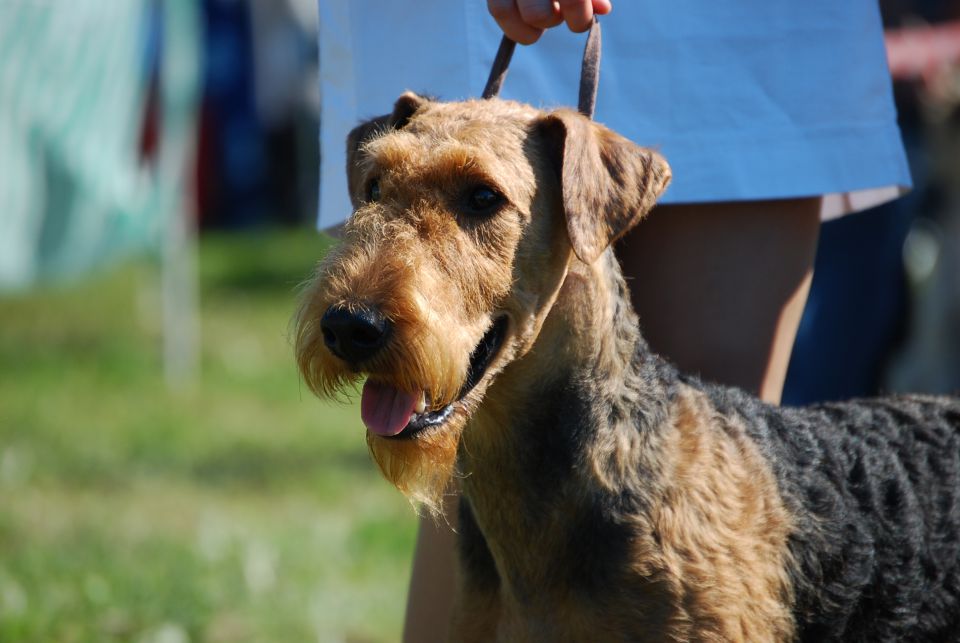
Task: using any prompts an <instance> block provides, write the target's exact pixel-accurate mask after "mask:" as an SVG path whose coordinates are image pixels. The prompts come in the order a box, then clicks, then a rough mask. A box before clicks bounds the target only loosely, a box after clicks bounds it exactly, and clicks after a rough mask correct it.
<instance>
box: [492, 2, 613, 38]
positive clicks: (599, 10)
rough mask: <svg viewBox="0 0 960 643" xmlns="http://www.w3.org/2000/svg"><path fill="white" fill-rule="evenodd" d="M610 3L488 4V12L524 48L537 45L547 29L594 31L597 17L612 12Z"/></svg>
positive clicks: (579, 31) (577, 31)
mask: <svg viewBox="0 0 960 643" xmlns="http://www.w3.org/2000/svg"><path fill="white" fill-rule="evenodd" d="M612 8H613V7H612V5H611V1H610V0H487V9H488V10H489V11H490V15H491V16H493V18H494V19H495V20H496V21H497V24H498V25H500V28H501V29H503V33H505V34H506V35H507V37H509V38H511V39H513V40H515V41H517V42H519V43H520V44H522V45H530V44H533V43H535V42H536V41H537V40H538V39H539V38H540V36H541V35H543V32H544V30H545V29H549V28H550V27H555V26H557V25H558V24H560V23H561V22H566V23H567V27H569V29H570V31H573V32H575V33H581V32H584V31H586V30H587V29H589V28H590V25H591V23H592V22H593V16H594V15H598V16H602V15H605V14H608V13H610V11H611V9H612Z"/></svg>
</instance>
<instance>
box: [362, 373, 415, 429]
mask: <svg viewBox="0 0 960 643" xmlns="http://www.w3.org/2000/svg"><path fill="white" fill-rule="evenodd" d="M419 397H420V395H419V394H417V395H413V394H412V393H406V392H404V391H401V390H399V389H395V388H393V387H392V386H389V385H387V384H382V383H380V382H374V381H373V380H367V382H366V384H364V385H363V395H362V396H361V398H360V418H361V419H362V420H363V423H364V424H366V425H367V428H368V429H370V430H371V431H373V432H374V433H376V434H377V435H396V434H398V433H400V432H401V431H403V427H405V426H407V423H408V422H409V421H410V416H411V415H413V409H414V408H415V407H416V405H417V401H418V398H419Z"/></svg>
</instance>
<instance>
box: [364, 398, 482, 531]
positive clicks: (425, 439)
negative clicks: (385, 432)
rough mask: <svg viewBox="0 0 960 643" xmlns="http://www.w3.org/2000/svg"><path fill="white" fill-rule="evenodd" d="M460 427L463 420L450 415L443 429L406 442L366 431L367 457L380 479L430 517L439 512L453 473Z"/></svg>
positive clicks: (433, 430) (441, 427) (440, 428)
mask: <svg viewBox="0 0 960 643" xmlns="http://www.w3.org/2000/svg"><path fill="white" fill-rule="evenodd" d="M463 424H464V421H463V419H462V418H460V417H458V416H457V415H454V416H453V417H451V418H450V419H449V420H448V421H447V422H446V423H445V424H444V425H443V426H439V427H436V428H433V429H429V430H428V431H429V432H428V433H426V434H421V435H418V436H417V437H415V438H410V439H403V438H401V439H397V438H382V437H380V436H377V435H374V434H372V433H370V432H369V431H368V432H367V445H368V446H369V447H370V454H371V455H372V456H373V459H374V461H375V462H376V463H377V466H379V467H380V471H381V472H382V473H383V475H384V477H385V478H386V479H387V480H389V481H390V482H391V483H392V484H393V485H394V486H395V487H396V488H397V489H399V490H400V492H401V493H403V494H404V495H405V496H406V497H407V498H408V499H409V500H410V501H411V502H412V503H413V504H414V505H415V506H417V507H420V508H423V509H425V510H426V511H428V512H429V513H430V514H431V515H432V516H433V517H434V518H439V517H440V516H441V515H442V513H443V497H444V492H445V491H446V490H447V489H448V487H449V484H450V480H451V479H452V477H453V475H454V473H455V471H456V466H457V447H458V445H459V443H460V433H461V432H462V431H463Z"/></svg>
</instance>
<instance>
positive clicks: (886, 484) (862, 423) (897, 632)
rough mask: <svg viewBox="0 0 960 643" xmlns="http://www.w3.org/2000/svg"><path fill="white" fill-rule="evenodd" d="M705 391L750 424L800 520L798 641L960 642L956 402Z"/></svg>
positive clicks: (959, 409) (794, 546)
mask: <svg viewBox="0 0 960 643" xmlns="http://www.w3.org/2000/svg"><path fill="white" fill-rule="evenodd" d="M704 389H705V390H706V391H707V392H708V393H709V395H710V396H711V399H712V401H713V403H714V404H715V405H716V407H717V409H718V410H719V411H721V412H723V413H727V414H737V415H741V416H742V417H743V418H744V419H745V420H746V421H745V424H746V425H747V427H748V431H749V432H750V434H751V437H752V438H753V439H754V441H755V442H756V443H757V445H758V446H759V447H760V449H761V450H762V451H763V452H764V454H765V455H766V456H767V458H768V460H769V462H770V463H771V466H772V468H773V470H774V472H775V474H776V476H777V479H778V481H779V484H780V488H781V493H782V495H783V497H784V500H785V502H786V503H787V505H788V507H789V508H790V509H791V510H792V513H793V515H794V518H795V520H796V521H797V525H796V526H797V530H796V532H795V533H794V535H793V536H792V538H791V542H790V549H791V552H792V554H793V556H794V558H795V561H796V566H795V568H794V579H793V581H794V587H795V591H796V607H795V616H796V621H797V633H798V634H799V636H800V638H801V639H802V640H806V641H830V640H845V641H908V640H909V641H956V640H960V400H957V399H953V398H935V397H925V396H918V395H909V396H898V397H887V398H879V399H864V400H853V401H849V402H838V403H829V404H819V405H816V406H811V407H807V408H775V407H771V406H768V405H765V404H763V403H762V402H759V401H758V400H756V399H755V398H752V397H750V396H748V395H746V394H744V393H742V392H741V391H738V390H735V389H729V388H722V387H716V386H704Z"/></svg>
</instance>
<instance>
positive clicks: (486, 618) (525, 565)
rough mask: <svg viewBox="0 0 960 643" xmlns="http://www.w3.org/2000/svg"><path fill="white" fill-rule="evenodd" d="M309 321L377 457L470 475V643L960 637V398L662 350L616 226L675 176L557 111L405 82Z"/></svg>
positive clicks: (305, 329)
mask: <svg viewBox="0 0 960 643" xmlns="http://www.w3.org/2000/svg"><path fill="white" fill-rule="evenodd" d="M348 156H349V159H348V176H349V187H350V192H351V195H352V198H353V202H354V206H355V212H354V213H353V216H352V218H351V219H350V220H349V221H348V223H347V225H346V228H345V238H344V241H343V243H342V244H341V245H340V246H339V247H338V248H336V249H335V250H334V251H332V252H331V253H330V255H329V256H328V257H326V258H325V259H324V260H323V261H322V262H321V263H320V264H319V267H318V269H317V272H316V276H315V278H314V280H313V282H312V284H311V285H310V286H309V288H308V289H307V290H306V292H305V295H304V299H303V303H302V307H301V310H300V311H299V313H298V316H297V318H296V353H297V359H298V362H299V366H300V370H301V372H302V374H303V377H304V379H305V380H306V382H307V383H308V384H309V386H310V387H311V388H312V389H313V390H314V391H315V392H317V393H318V394H321V395H329V394H332V393H334V392H336V391H338V390H340V389H341V388H342V387H343V386H344V385H348V384H350V383H353V382H358V381H359V380H361V379H362V378H363V377H364V376H366V378H367V379H366V383H365V384H364V386H363V394H362V400H361V414H362V417H363V420H364V422H365V424H366V426H367V428H368V432H367V440H368V443H369V446H370V450H371V452H372V454H373V457H374V458H375V460H376V462H377V463H378V464H379V466H380V468H381V469H382V471H383V473H384V475H385V476H386V477H387V478H388V479H389V480H390V481H391V482H392V483H393V484H395V485H396V486H397V487H398V488H399V489H400V490H401V491H403V492H404V493H405V494H407V495H408V496H409V497H410V498H412V499H413V500H415V501H416V502H417V503H420V504H422V505H423V506H425V507H427V508H429V509H431V510H433V511H437V510H438V507H439V505H440V500H441V497H442V495H443V494H444V492H445V490H447V489H448V488H449V487H450V482H451V478H453V479H454V480H455V482H456V483H458V484H459V488H460V490H461V492H462V495H461V501H460V502H461V504H460V513H459V520H460V522H459V528H458V532H459V539H458V540H459V548H460V551H459V560H460V566H461V573H460V574H459V578H460V586H459V590H458V592H459V593H458V600H457V608H456V614H455V617H454V622H453V638H454V639H455V640H458V641H492V640H500V641H567V640H570V641H573V640H576V641H626V640H629V641H636V640H651V641H787V640H807V641H828V640H856V641H906V640H911V641H921V640H922V641H934V640H937V641H945V640H951V641H955V640H960V602H958V595H960V431H958V426H960V402H958V400H955V399H943V398H941V399H937V398H930V397H918V396H910V397H898V398H887V399H876V400H860V401H853V402H849V403H842V404H825V405H820V406H814V407H810V408H802V409H801V408H778V407H774V406H770V405H767V404H764V403H763V402H760V401H758V400H757V399H755V398H754V397H751V396H749V395H747V394H746V393H744V392H742V391H739V390H735V389H731V388H725V387H721V386H716V385H712V384H707V383H704V382H701V381H699V380H698V379H696V378H694V377H690V376H686V375H683V374H681V373H678V372H677V371H676V369H675V368H673V367H672V366H671V365H670V364H668V363H666V362H665V361H663V360H662V359H660V358H659V357H657V356H656V355H654V354H653V353H652V352H651V351H650V350H649V348H648V346H647V344H646V343H645V342H644V340H643V339H642V337H641V335H640V333H639V330H638V320H637V317H636V315H635V314H634V312H633V310H632V309H631V307H630V304H629V303H628V296H627V289H626V287H625V284H624V280H623V277H622V276H621V273H620V269H619V266H618V265H617V261H616V259H615V258H614V255H613V252H612V250H611V248H610V244H611V242H613V241H614V240H615V239H617V238H618V237H619V236H620V235H622V234H623V233H624V232H625V231H626V230H628V229H629V228H630V227H632V226H633V225H634V224H636V223H637V222H638V220H639V219H641V218H642V217H643V215H644V214H645V213H646V212H647V211H648V210H650V208H651V207H652V206H653V205H654V202H655V200H656V199H657V197H658V195H659V194H660V193H661V192H662V191H663V190H664V188H665V187H666V185H667V183H668V182H669V180H670V169H669V167H668V165H667V163H666V162H665V161H664V159H663V158H661V157H660V156H659V155H658V154H657V153H655V152H653V151H650V150H648V149H644V148H641V147H638V146H637V145H635V144H633V143H631V142H630V141H628V140H626V139H624V138H623V137H621V136H619V135H617V134H615V133H614V132H612V131H610V130H608V129H606V128H604V127H603V126H601V125H598V124H596V123H594V122H592V121H590V120H589V119H587V118H585V117H583V116H581V115H580V114H578V113H575V112H573V111H568V110H557V111H553V112H549V113H547V112H543V111H540V110H537V109H534V108H533V107H530V106H527V105H522V104H518V103H514V102H509V101H504V100H487V101H467V102H462V103H442V102H436V101H433V100H428V99H425V98H421V97H419V96H417V95H414V94H411V93H407V94H404V95H403V96H401V97H400V99H399V100H398V101H397V103H396V106H395V109H394V111H393V113H392V114H390V115H387V116H384V117H381V118H377V119H374V120H373V121H371V122H369V123H366V124H364V125H361V126H360V127H358V128H357V129H355V130H354V131H353V132H352V133H351V135H350V137H349V140H348Z"/></svg>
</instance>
